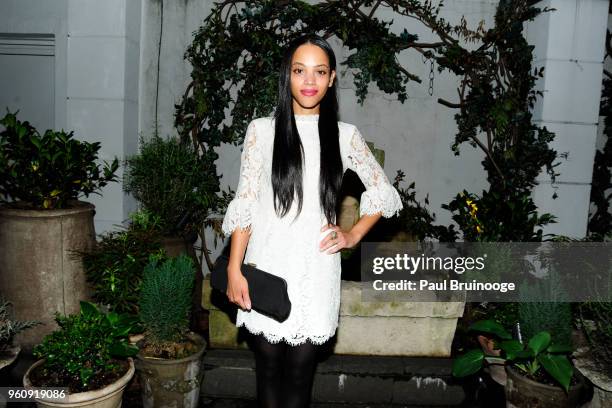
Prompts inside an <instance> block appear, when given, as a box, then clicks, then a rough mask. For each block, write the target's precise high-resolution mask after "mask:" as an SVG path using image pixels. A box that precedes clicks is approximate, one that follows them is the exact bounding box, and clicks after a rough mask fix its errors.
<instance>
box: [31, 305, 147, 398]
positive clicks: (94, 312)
mask: <svg viewBox="0 0 612 408" xmlns="http://www.w3.org/2000/svg"><path fill="white" fill-rule="evenodd" d="M55 321H56V322H57V324H58V325H59V327H60V328H59V329H58V330H56V331H54V332H53V333H51V334H49V335H47V336H45V338H44V339H43V342H42V343H41V344H39V345H37V346H35V347H34V350H33V354H34V356H35V357H36V358H40V359H45V362H44V364H43V365H42V367H41V371H42V373H43V375H45V376H47V377H49V378H51V379H53V380H54V381H55V382H56V383H55V384H53V385H51V384H47V386H68V387H69V388H70V392H84V391H89V390H91V389H92V388H91V386H93V384H94V383H95V382H96V380H97V379H99V378H103V377H104V376H105V375H107V374H108V373H109V372H112V371H114V370H116V369H118V368H119V365H118V363H117V361H115V360H116V359H119V360H121V359H125V358H126V357H129V356H133V355H135V354H136V353H137V352H138V348H137V347H135V346H132V345H130V344H129V342H128V336H129V335H130V334H131V333H132V332H134V331H136V330H137V327H138V320H137V319H136V318H135V317H133V316H129V315H126V314H117V313H115V312H108V313H105V312H103V311H101V310H100V309H99V308H98V307H97V306H96V305H95V304H93V303H91V302H86V301H81V310H80V312H79V313H78V314H74V315H68V316H62V315H60V313H58V312H56V313H55ZM93 389H95V387H94V388H93Z"/></svg>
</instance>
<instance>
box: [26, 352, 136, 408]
mask: <svg viewBox="0 0 612 408" xmlns="http://www.w3.org/2000/svg"><path fill="white" fill-rule="evenodd" d="M44 361H45V360H38V361H37V362H35V363H34V364H32V366H30V368H29V369H28V371H26V373H25V375H24V376H23V386H24V388H26V389H31V390H35V389H36V387H35V386H33V385H32V383H31V381H30V377H29V376H30V373H31V372H32V370H33V369H34V368H36V367H37V366H39V365H41V364H42V363H44ZM128 361H129V363H130V368H129V370H128V371H127V372H126V373H125V374H124V375H123V376H122V377H121V378H119V379H118V380H117V381H115V382H114V383H112V384H109V385H107V386H106V387H104V388H101V389H99V390H94V391H86V392H77V393H75V394H67V395H66V396H65V397H64V398H62V399H50V398H49V399H47V398H36V405H37V406H38V407H39V408H46V407H88V408H120V407H121V401H122V398H123V391H124V390H125V387H126V386H127V384H128V382H130V380H131V379H132V377H134V373H135V367H134V360H133V359H132V358H131V357H128Z"/></svg>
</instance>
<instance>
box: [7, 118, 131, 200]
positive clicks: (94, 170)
mask: <svg viewBox="0 0 612 408" xmlns="http://www.w3.org/2000/svg"><path fill="white" fill-rule="evenodd" d="M16 114H17V112H16V113H10V112H9V113H7V114H6V116H4V118H2V119H1V120H0V124H1V125H3V126H4V128H5V129H4V130H3V131H2V133H0V201H1V202H5V203H9V204H10V205H12V206H19V207H24V208H40V209H55V208H66V207H69V206H70V203H71V201H73V200H76V199H78V198H79V196H80V195H85V196H86V197H87V196H89V195H90V194H92V193H93V194H99V192H98V191H99V190H100V189H101V188H102V187H104V186H105V185H107V184H108V183H109V182H112V181H116V180H117V178H116V176H115V172H116V171H117V169H118V167H119V162H118V160H117V158H115V159H114V160H113V162H112V163H110V164H109V163H107V162H104V165H103V166H101V165H100V164H98V163H97V160H98V151H99V150H100V143H99V142H94V143H87V142H82V141H79V140H76V139H73V134H74V132H70V133H66V132H64V131H63V130H62V131H59V132H58V131H53V130H51V129H49V130H47V131H45V133H44V134H42V135H41V134H40V133H39V132H38V131H37V130H36V129H35V128H34V127H33V126H32V125H30V123H29V122H27V121H26V122H21V121H19V120H18V119H17V116H16Z"/></svg>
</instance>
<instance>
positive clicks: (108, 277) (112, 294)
mask: <svg viewBox="0 0 612 408" xmlns="http://www.w3.org/2000/svg"><path fill="white" fill-rule="evenodd" d="M130 220H131V221H130V223H129V224H128V225H127V226H125V227H123V226H122V227H121V229H119V230H117V231H108V232H106V233H104V234H102V235H101V236H100V240H99V241H98V242H97V243H96V245H95V246H94V247H93V248H91V249H90V250H87V251H79V252H78V255H79V257H80V259H81V260H82V262H83V268H84V270H85V276H86V278H87V282H88V283H89V285H90V286H91V288H92V297H93V299H94V300H95V301H96V302H99V303H101V304H103V305H105V306H107V307H108V308H109V309H110V310H112V311H115V312H118V313H131V314H137V313H138V296H139V294H140V284H141V282H142V276H143V270H144V267H145V266H146V265H147V263H148V261H149V255H151V254H157V255H162V254H164V249H163V248H162V242H161V240H162V236H161V234H160V232H159V229H158V228H157V225H158V224H157V218H156V217H154V216H152V215H151V214H150V213H148V212H146V211H144V210H142V211H138V212H135V213H132V214H130Z"/></svg>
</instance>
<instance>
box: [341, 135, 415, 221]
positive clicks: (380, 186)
mask: <svg viewBox="0 0 612 408" xmlns="http://www.w3.org/2000/svg"><path fill="white" fill-rule="evenodd" d="M348 159H349V160H348V167H349V168H350V169H351V170H353V171H354V172H355V173H357V175H358V176H359V178H360V179H361V182H362V183H363V184H364V186H365V187H366V191H364V192H363V194H361V201H360V204H359V207H360V210H359V213H360V215H361V216H363V215H364V214H368V215H373V214H377V213H382V215H383V216H384V217H386V218H389V217H392V216H394V215H395V214H397V213H398V212H399V211H400V210H401V209H402V208H403V205H402V201H401V199H400V196H399V193H398V192H397V190H396V189H395V188H394V187H393V185H391V183H390V182H389V179H388V178H387V176H386V174H385V172H384V171H383V169H382V167H381V166H380V164H378V162H377V161H376V158H375V157H374V155H373V154H372V152H371V151H370V148H369V147H368V145H367V144H366V141H365V140H364V139H363V136H362V135H361V133H360V132H359V130H358V129H357V127H355V129H354V131H353V134H352V136H351V138H350V141H349V147H348Z"/></svg>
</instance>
